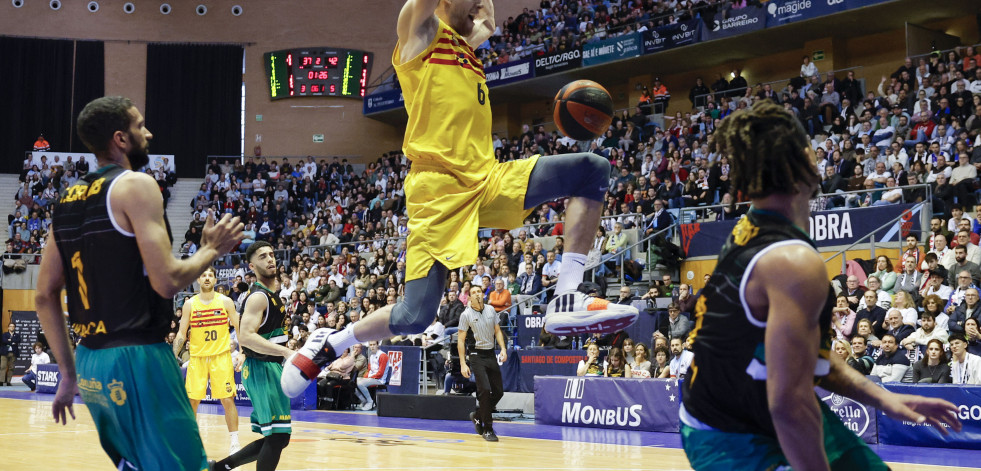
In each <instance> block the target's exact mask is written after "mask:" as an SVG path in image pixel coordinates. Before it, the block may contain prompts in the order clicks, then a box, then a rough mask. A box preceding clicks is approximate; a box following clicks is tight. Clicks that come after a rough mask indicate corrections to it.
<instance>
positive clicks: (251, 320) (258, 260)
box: [213, 241, 293, 471]
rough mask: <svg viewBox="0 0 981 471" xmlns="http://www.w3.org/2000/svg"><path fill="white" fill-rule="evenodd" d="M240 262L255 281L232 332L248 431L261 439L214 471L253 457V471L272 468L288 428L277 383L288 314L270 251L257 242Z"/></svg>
mask: <svg viewBox="0 0 981 471" xmlns="http://www.w3.org/2000/svg"><path fill="white" fill-rule="evenodd" d="M245 260H246V261H247V262H248V263H249V268H250V269H251V270H252V271H253V272H255V277H256V282H255V283H253V284H252V286H251V287H250V288H249V294H248V295H247V296H248V297H247V298H246V299H245V304H244V305H243V308H242V320H241V326H242V328H241V329H239V332H238V341H239V343H240V344H241V345H242V349H243V350H244V351H245V364H244V365H243V366H242V386H244V387H245V392H246V393H248V394H249V398H250V399H251V400H252V417H251V419H252V431H253V432H256V433H260V434H262V435H263V438H261V439H259V440H256V441H254V442H252V443H249V444H248V445H245V447H244V448H242V449H241V450H240V451H239V452H238V453H235V454H233V455H232V456H229V457H228V458H225V459H223V460H221V461H219V462H217V463H215V465H214V468H213V469H216V470H220V471H226V470H231V469H235V468H236V467H239V466H242V465H244V464H246V463H251V462H253V461H255V462H256V470H257V471H269V470H274V469H276V465H278V464H279V458H280V456H281V455H282V453H283V449H284V448H286V446H287V445H289V443H290V434H291V433H292V432H293V429H292V415H291V413H290V399H289V398H288V397H286V395H285V394H283V390H282V389H281V388H280V386H279V382H280V376H282V374H283V360H284V359H285V358H286V357H288V356H289V355H291V354H292V353H293V351H292V350H290V349H288V348H286V340H287V333H286V332H287V331H288V330H289V316H287V315H286V306H284V305H283V300H282V299H280V298H279V278H278V277H277V276H276V255H275V253H273V248H272V245H270V244H269V242H264V241H259V242H256V243H254V244H252V245H250V246H249V248H248V250H246V251H245Z"/></svg>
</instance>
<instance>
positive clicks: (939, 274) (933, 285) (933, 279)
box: [920, 234, 953, 303]
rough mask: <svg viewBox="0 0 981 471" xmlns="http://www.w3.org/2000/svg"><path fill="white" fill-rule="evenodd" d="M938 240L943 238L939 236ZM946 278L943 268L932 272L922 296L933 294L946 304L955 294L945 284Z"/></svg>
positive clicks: (921, 291)
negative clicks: (952, 294)
mask: <svg viewBox="0 0 981 471" xmlns="http://www.w3.org/2000/svg"><path fill="white" fill-rule="evenodd" d="M936 239H941V236H940V235H939V234H938V235H937V237H936ZM946 278H947V269H946V268H944V267H942V266H938V267H937V268H936V269H935V270H932V271H931V272H930V278H929V280H928V282H927V284H926V285H925V286H924V287H923V289H921V290H920V294H921V296H923V297H924V298H926V297H927V296H930V295H931V294H935V295H937V296H938V297H939V298H940V299H942V300H943V301H944V303H946V302H947V300H949V299H950V295H951V293H952V292H953V290H952V289H951V288H950V286H947V285H945V284H943V283H944V280H945V279H946Z"/></svg>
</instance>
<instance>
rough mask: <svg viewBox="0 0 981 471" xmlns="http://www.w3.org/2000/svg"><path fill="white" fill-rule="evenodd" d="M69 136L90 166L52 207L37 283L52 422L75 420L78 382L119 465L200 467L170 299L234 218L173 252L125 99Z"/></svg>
mask: <svg viewBox="0 0 981 471" xmlns="http://www.w3.org/2000/svg"><path fill="white" fill-rule="evenodd" d="M78 135H79V137H81V138H82V141H83V142H84V143H85V145H86V146H87V147H88V148H89V149H90V150H91V151H92V152H94V153H95V155H96V158H97V159H98V162H99V169H98V170H96V171H94V172H91V173H89V174H88V175H86V176H85V177H84V178H82V179H81V180H79V181H78V182H76V183H75V184H74V185H73V186H71V187H69V188H68V189H67V191H65V193H63V194H62V195H61V197H60V199H59V200H58V202H57V203H56V204H55V206H54V212H53V218H52V219H53V221H52V228H51V235H50V236H49V239H48V243H47V245H46V246H45V248H44V253H43V256H42V258H41V270H40V273H39V274H38V280H37V296H36V301H37V310H38V317H39V318H40V320H41V325H42V327H43V328H44V331H45V332H46V333H47V335H48V342H49V343H50V345H51V350H52V352H53V353H54V356H55V359H56V360H57V361H58V369H59V371H60V372H61V383H60V384H59V385H58V391H57V393H56V394H55V398H54V401H53V404H52V411H53V413H54V418H55V421H59V422H64V423H66V422H67V417H66V413H67V414H71V415H72V417H74V415H75V413H74V410H73V409H72V400H73V398H74V395H75V389H76V386H77V387H78V391H79V392H80V393H81V395H82V400H83V401H85V404H86V405H87V406H88V408H89V412H90V413H91V414H92V420H93V421H94V422H95V426H96V429H97V430H98V432H99V441H100V442H101V443H102V447H103V449H105V451H106V453H107V454H108V455H109V457H110V458H111V459H112V461H113V464H114V465H115V466H117V467H118V468H119V469H140V470H201V469H205V467H206V466H207V462H206V457H205V453H204V447H203V446H202V444H201V437H200V434H199V433H198V426H197V423H195V421H194V414H193V412H192V411H191V407H190V404H189V403H188V401H187V392H185V390H184V384H183V382H182V381H181V376H180V370H179V368H178V365H177V360H176V359H175V358H174V354H173V353H172V352H171V348H170V346H169V345H167V343H166V342H164V338H165V337H166V336H167V332H168V331H169V329H170V320H171V319H172V316H173V309H172V306H173V303H172V302H171V299H172V298H173V296H174V295H175V294H176V293H177V292H178V291H179V290H180V289H181V288H183V287H185V286H187V285H188V284H190V283H191V282H192V281H194V279H195V278H197V276H198V275H199V274H201V272H202V271H203V270H204V268H205V267H207V266H209V265H210V264H211V263H212V262H213V261H214V260H215V259H216V258H217V257H218V256H220V255H223V254H225V253H227V252H228V251H229V250H230V249H231V248H232V247H235V246H236V244H238V242H239V241H240V240H241V238H242V231H243V229H244V228H243V225H242V223H241V222H239V220H238V218H232V217H230V216H229V215H226V216H225V217H223V218H222V219H221V221H219V222H218V223H215V222H214V218H213V215H209V217H208V222H207V223H206V224H205V227H204V230H203V232H202V236H201V249H199V250H198V251H197V253H195V254H194V255H193V256H191V257H190V258H187V259H185V260H177V259H176V258H174V255H173V254H172V253H171V245H170V244H171V237H170V228H169V226H168V224H167V218H166V216H165V214H164V202H163V196H162V195H161V194H160V187H158V186H157V182H156V181H154V180H153V178H152V177H150V176H148V175H147V174H145V173H142V172H133V171H132V170H133V169H139V168H140V167H142V166H144V165H146V163H147V161H148V160H149V159H148V156H147V146H148V141H149V140H150V139H151V138H152V137H153V135H152V134H150V131H148V130H147V128H146V126H145V125H144V121H143V116H142V115H141V114H140V112H139V110H137V109H136V107H135V106H133V103H132V102H130V100H128V99H126V98H123V97H103V98H99V99H96V100H94V101H92V102H91V103H89V104H88V105H86V106H85V108H84V109H83V110H82V112H81V114H80V115H79V117H78ZM62 287H65V288H66V290H67V297H68V321H69V322H70V323H71V326H72V329H73V330H74V331H75V333H76V334H77V335H78V336H79V337H81V342H80V343H79V345H78V348H77V351H76V353H75V354H76V355H77V358H76V357H75V356H73V353H72V349H71V346H70V343H69V339H68V331H67V328H66V327H67V326H66V325H65V318H64V315H63V314H62V310H61V289H62ZM76 361H77V365H76ZM76 368H77V369H76Z"/></svg>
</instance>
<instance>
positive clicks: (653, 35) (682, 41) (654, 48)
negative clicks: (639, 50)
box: [643, 19, 702, 54]
mask: <svg viewBox="0 0 981 471" xmlns="http://www.w3.org/2000/svg"><path fill="white" fill-rule="evenodd" d="M701 25H702V20H699V19H695V20H689V21H682V22H678V23H675V24H673V25H667V26H661V27H659V28H654V29H653V30H648V31H644V34H643V38H644V54H651V53H654V52H658V51H664V50H667V49H671V48H675V47H680V46H687V45H689V44H695V43H697V42H698V40H699V31H700V28H701Z"/></svg>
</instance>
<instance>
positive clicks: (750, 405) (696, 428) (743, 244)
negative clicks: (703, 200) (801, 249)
mask: <svg viewBox="0 0 981 471" xmlns="http://www.w3.org/2000/svg"><path fill="white" fill-rule="evenodd" d="M787 245H805V246H807V247H811V248H814V247H815V244H814V242H813V241H812V240H811V239H810V237H809V236H808V235H807V233H805V232H804V231H803V230H801V229H800V228H798V227H797V226H795V225H794V224H793V223H792V222H791V221H789V220H788V219H787V218H785V217H784V216H782V215H780V214H777V213H774V212H771V211H763V210H759V209H755V208H753V209H751V210H750V211H749V213H748V214H747V215H746V217H744V218H743V219H741V220H740V221H739V223H738V224H736V227H735V228H734V229H733V231H732V234H731V235H730V236H729V238H728V239H727V240H726V243H725V245H724V246H723V247H722V251H721V253H720V254H719V261H718V265H716V268H715V271H714V272H713V273H712V276H711V278H710V279H709V282H708V284H707V286H706V287H705V289H704V291H703V295H702V297H701V298H700V299H699V300H698V303H697V304H696V307H695V328H694V329H693V330H692V332H691V337H690V339H691V343H692V351H693V352H694V354H695V358H694V361H693V362H692V365H691V368H690V369H689V375H688V377H687V378H686V380H685V381H684V382H683V384H682V398H683V407H682V408H681V422H682V426H681V433H682V442H683V444H684V448H685V453H686V454H687V455H688V459H689V461H690V462H691V465H692V467H693V468H695V469H696V470H703V469H720V470H721V469H779V467H780V466H785V465H786V464H787V460H786V458H785V457H784V456H783V452H782V451H781V450H780V444H779V442H778V441H777V434H776V430H775V428H774V425H773V418H772V417H771V416H770V409H769V403H768V400H767V393H766V379H767V371H766V354H765V353H766V352H765V334H766V322H765V321H760V320H757V319H756V318H755V317H753V315H752V313H751V312H750V309H749V303H748V300H747V299H746V283H747V280H748V279H749V276H750V275H751V274H752V272H753V268H754V267H755V265H756V263H757V262H758V261H759V259H760V258H762V256H763V255H764V254H766V253H767V252H769V251H770V250H772V249H774V248H777V247H782V246H787ZM787 269H788V270H793V267H787ZM814 289H822V290H827V296H826V298H825V302H824V307H823V308H822V310H821V315H820V318H819V326H820V331H821V337H820V339H819V340H818V341H819V342H820V345H819V350H818V359H817V363H816V365H815V372H814V379H815V382H817V381H818V380H819V379H820V378H821V377H823V376H825V375H827V374H828V372H829V370H830V366H831V364H830V362H829V355H830V353H831V341H832V339H833V336H832V328H831V317H832V308H833V307H834V306H835V296H834V289H833V288H832V287H831V285H830V283H829V284H828V285H827V286H815V287H814ZM814 400H815V401H818V402H819V403H820V407H821V412H822V415H823V429H824V442H825V452H826V454H827V456H828V460H829V462H830V463H831V467H832V469H886V468H885V465H884V464H883V463H882V461H881V460H880V459H879V457H878V456H876V455H875V453H873V452H872V450H870V449H869V448H868V446H866V445H865V443H864V442H862V440H861V439H859V438H858V437H857V436H856V435H855V433H854V432H852V431H850V430H849V429H847V428H846V427H845V426H844V424H842V422H841V420H840V419H839V418H838V417H837V416H835V415H834V414H833V413H832V412H831V410H830V409H829V408H828V407H827V406H826V405H825V404H824V403H823V402H820V400H819V399H818V398H817V395H815V396H814Z"/></svg>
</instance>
